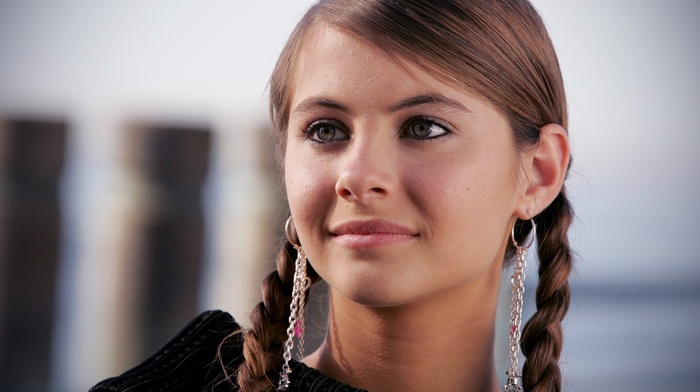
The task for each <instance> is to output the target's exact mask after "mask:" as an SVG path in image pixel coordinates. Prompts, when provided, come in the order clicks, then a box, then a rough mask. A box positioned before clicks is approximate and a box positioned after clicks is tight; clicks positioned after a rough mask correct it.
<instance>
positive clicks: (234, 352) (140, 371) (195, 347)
mask: <svg viewBox="0 0 700 392" xmlns="http://www.w3.org/2000/svg"><path fill="white" fill-rule="evenodd" d="M239 329H240V326H239V325H238V324H237V323H236V322H235V320H234V319H233V317H231V315H230V314H228V313H226V312H223V311H220V310H211V311H207V312H204V313H202V314H200V315H199V316H197V317H196V318H194V319H193V320H191V321H190V322H189V323H188V324H187V325H186V326H185V327H184V328H183V329H182V330H180V332H178V333H177V334H176V335H175V336H174V337H173V338H172V339H171V340H170V341H169V342H167V343H166V344H165V345H164V346H163V347H161V348H160V349H159V350H158V351H157V352H156V353H155V354H153V355H152V356H151V357H149V358H148V359H146V360H145V361H143V362H142V363H141V364H139V365H137V366H136V367H134V368H132V369H130V370H127V371H126V372H124V373H123V374H121V375H119V376H117V377H112V378H109V379H106V380H104V381H102V382H100V383H99V384H97V385H95V386H94V387H93V388H92V389H90V392H118V391H130V392H140V391H203V390H207V391H216V390H218V389H219V388H217V386H221V388H222V389H225V390H229V391H230V390H231V389H232V387H233V386H232V385H231V384H230V383H228V381H226V380H225V374H224V371H223V368H222V366H221V363H220V361H219V354H221V355H223V356H224V357H225V358H224V361H225V363H227V366H231V367H233V368H235V367H237V365H239V364H240V362H242V360H243V354H242V347H243V338H242V335H240V334H234V332H236V331H237V330H239ZM232 334H233V335H232ZM227 337H228V339H227ZM224 341H226V345H225V350H222V352H221V353H219V351H220V350H219V347H220V345H221V343H222V342H224Z"/></svg>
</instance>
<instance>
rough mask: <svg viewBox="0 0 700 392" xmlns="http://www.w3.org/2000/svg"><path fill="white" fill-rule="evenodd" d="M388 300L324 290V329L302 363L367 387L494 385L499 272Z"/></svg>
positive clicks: (475, 388)
mask: <svg viewBox="0 0 700 392" xmlns="http://www.w3.org/2000/svg"><path fill="white" fill-rule="evenodd" d="M495 275H496V276H495V278H491V277H489V278H488V279H483V280H482V281H480V282H476V283H474V284H473V285H470V287H468V288H462V289H455V290H450V291H448V292H445V293H440V294H437V295H436V297H437V298H436V297H431V298H427V299H423V300H419V301H416V302H415V303H411V304H409V305H401V306H395V307H384V308H377V307H367V306H364V305H360V304H357V303H355V302H352V301H349V300H348V299H346V298H344V297H342V296H341V295H340V294H338V293H335V292H333V290H332V289H331V293H330V306H329V308H330V312H329V318H328V332H327V335H326V339H325V341H324V342H323V344H322V345H321V347H320V348H319V349H318V351H316V352H315V353H313V354H312V355H310V356H309V357H307V358H306V359H305V360H304V362H306V363H307V364H308V365H309V366H312V367H315V368H317V369H318V370H320V371H321V372H323V373H325V374H327V375H328V376H330V377H333V378H335V379H336V380H339V381H343V382H345V383H348V384H350V385H353V386H355V387H359V388H364V389H368V390H370V391H426V390H444V391H474V392H477V391H478V392H482V391H497V390H498V381H497V377H496V372H495V367H494V357H493V343H494V319H495V309H496V302H497V294H498V292H497V290H496V289H495V288H497V287H498V285H499V275H500V271H499V273H498V274H495Z"/></svg>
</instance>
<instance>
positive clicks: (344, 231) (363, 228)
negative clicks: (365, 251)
mask: <svg viewBox="0 0 700 392" xmlns="http://www.w3.org/2000/svg"><path fill="white" fill-rule="evenodd" d="M330 234H331V236H332V237H333V239H334V240H335V241H337V242H338V243H339V244H340V245H343V246H346V247H349V248H371V247H378V246H384V245H391V244H397V243H401V242H406V241H411V240H413V239H415V238H417V237H418V236H419V234H418V233H417V232H415V231H414V230H411V229H409V228H407V227H404V226H401V225H397V224H395V223H391V222H388V221H384V220H380V219H375V220H370V221H353V222H347V223H343V224H340V225H338V226H335V227H333V228H332V229H331V230H330Z"/></svg>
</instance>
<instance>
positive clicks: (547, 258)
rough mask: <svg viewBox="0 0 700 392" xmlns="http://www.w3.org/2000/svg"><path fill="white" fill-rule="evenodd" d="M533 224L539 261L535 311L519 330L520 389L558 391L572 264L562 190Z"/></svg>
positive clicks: (568, 209) (568, 208)
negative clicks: (521, 333)
mask: <svg viewBox="0 0 700 392" xmlns="http://www.w3.org/2000/svg"><path fill="white" fill-rule="evenodd" d="M535 221H536V223H537V238H538V252H539V259H540V267H539V271H538V275H539V283H538V285H537V292H536V294H535V301H536V305H537V311H536V312H535V314H534V315H533V316H532V317H531V318H530V320H529V321H528V322H527V324H526V325H525V327H524V328H523V335H522V350H523V354H524V355H525V358H526V360H525V364H524V365H523V386H524V387H525V390H526V391H535V392H549V391H557V392H558V391H561V383H562V380H561V372H560V370H559V364H558V361H559V356H560V354H561V349H562V340H563V332H562V327H561V322H562V320H563V319H564V316H565V315H566V312H567V311H568V310H569V301H570V298H571V290H570V288H569V281H568V280H569V274H570V272H571V269H572V264H573V256H572V253H571V249H570V248H569V240H568V237H567V231H568V229H569V226H570V225H571V222H572V221H573V209H572V208H571V205H570V203H569V201H568V199H567V198H566V194H565V190H564V188H562V190H561V192H560V193H559V195H558V196H557V197H556V199H554V201H553V202H552V204H551V205H550V206H549V207H547V208H546V209H545V210H544V211H543V212H542V213H541V214H539V215H538V216H537V217H536V218H535Z"/></svg>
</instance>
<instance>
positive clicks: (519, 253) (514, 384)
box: [503, 218, 535, 392]
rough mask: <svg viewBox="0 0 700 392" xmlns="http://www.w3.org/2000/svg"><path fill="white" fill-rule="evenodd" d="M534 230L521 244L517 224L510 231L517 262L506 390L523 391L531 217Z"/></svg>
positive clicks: (511, 307) (514, 275)
mask: <svg viewBox="0 0 700 392" xmlns="http://www.w3.org/2000/svg"><path fill="white" fill-rule="evenodd" d="M530 224H531V225H532V232H531V233H530V235H529V237H530V241H529V242H528V243H527V245H523V246H521V245H520V244H518V241H516V240H515V225H513V229H512V230H511V231H510V240H511V242H512V243H513V246H514V247H515V253H516V262H515V268H514V270H513V276H511V278H510V284H511V286H512V288H513V298H512V302H511V305H510V325H509V328H508V347H509V350H510V369H508V371H507V372H506V375H508V380H507V381H506V385H504V386H503V389H504V390H505V392H519V391H522V390H523V389H522V386H521V384H520V380H521V378H522V374H521V373H520V370H519V369H518V351H520V324H521V322H522V316H523V294H525V267H526V262H525V255H526V254H527V251H528V249H530V246H532V244H533V243H534V241H535V221H534V220H532V218H530Z"/></svg>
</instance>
